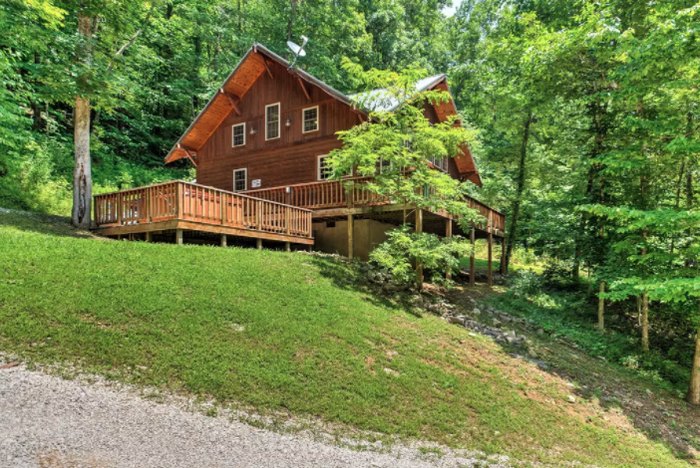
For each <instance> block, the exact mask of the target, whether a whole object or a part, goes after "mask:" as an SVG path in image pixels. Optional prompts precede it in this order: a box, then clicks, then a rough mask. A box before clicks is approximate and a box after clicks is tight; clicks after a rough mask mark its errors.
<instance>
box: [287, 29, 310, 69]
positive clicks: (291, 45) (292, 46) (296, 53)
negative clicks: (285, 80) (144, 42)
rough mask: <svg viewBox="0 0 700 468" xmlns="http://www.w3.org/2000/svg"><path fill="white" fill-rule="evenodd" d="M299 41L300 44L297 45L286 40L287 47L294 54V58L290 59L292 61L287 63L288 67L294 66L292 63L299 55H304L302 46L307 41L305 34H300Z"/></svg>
mask: <svg viewBox="0 0 700 468" xmlns="http://www.w3.org/2000/svg"><path fill="white" fill-rule="evenodd" d="M301 41H302V42H301V45H298V44H296V43H294V42H292V41H287V47H289V50H291V51H292V53H293V54H294V59H293V60H292V63H290V64H289V68H292V67H294V64H295V63H296V62H297V59H298V58H299V57H306V51H305V50H304V46H305V45H306V43H307V42H309V38H308V37H306V36H301Z"/></svg>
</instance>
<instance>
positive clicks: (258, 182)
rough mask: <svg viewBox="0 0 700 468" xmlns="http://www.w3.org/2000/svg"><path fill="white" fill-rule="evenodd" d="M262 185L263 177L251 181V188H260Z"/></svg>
mask: <svg viewBox="0 0 700 468" xmlns="http://www.w3.org/2000/svg"><path fill="white" fill-rule="evenodd" d="M261 185H262V182H261V179H253V180H251V181H250V186H251V188H260V186H261Z"/></svg>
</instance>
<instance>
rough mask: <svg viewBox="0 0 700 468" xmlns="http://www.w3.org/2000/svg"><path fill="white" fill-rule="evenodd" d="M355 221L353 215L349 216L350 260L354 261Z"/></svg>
mask: <svg viewBox="0 0 700 468" xmlns="http://www.w3.org/2000/svg"><path fill="white" fill-rule="evenodd" d="M354 234H355V219H354V218H353V216H352V213H351V214H349V215H348V258H349V259H350V260H352V259H353V257H354V254H355V238H354Z"/></svg>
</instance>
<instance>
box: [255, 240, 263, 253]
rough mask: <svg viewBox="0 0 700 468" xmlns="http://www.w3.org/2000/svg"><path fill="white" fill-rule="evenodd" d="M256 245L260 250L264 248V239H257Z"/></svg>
mask: <svg viewBox="0 0 700 468" xmlns="http://www.w3.org/2000/svg"><path fill="white" fill-rule="evenodd" d="M255 246H256V247H257V248H258V250H262V239H256V241H255Z"/></svg>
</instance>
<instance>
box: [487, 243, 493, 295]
mask: <svg viewBox="0 0 700 468" xmlns="http://www.w3.org/2000/svg"><path fill="white" fill-rule="evenodd" d="M488 264H489V269H488V281H489V286H493V233H492V232H491V231H489V236H488Z"/></svg>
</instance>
